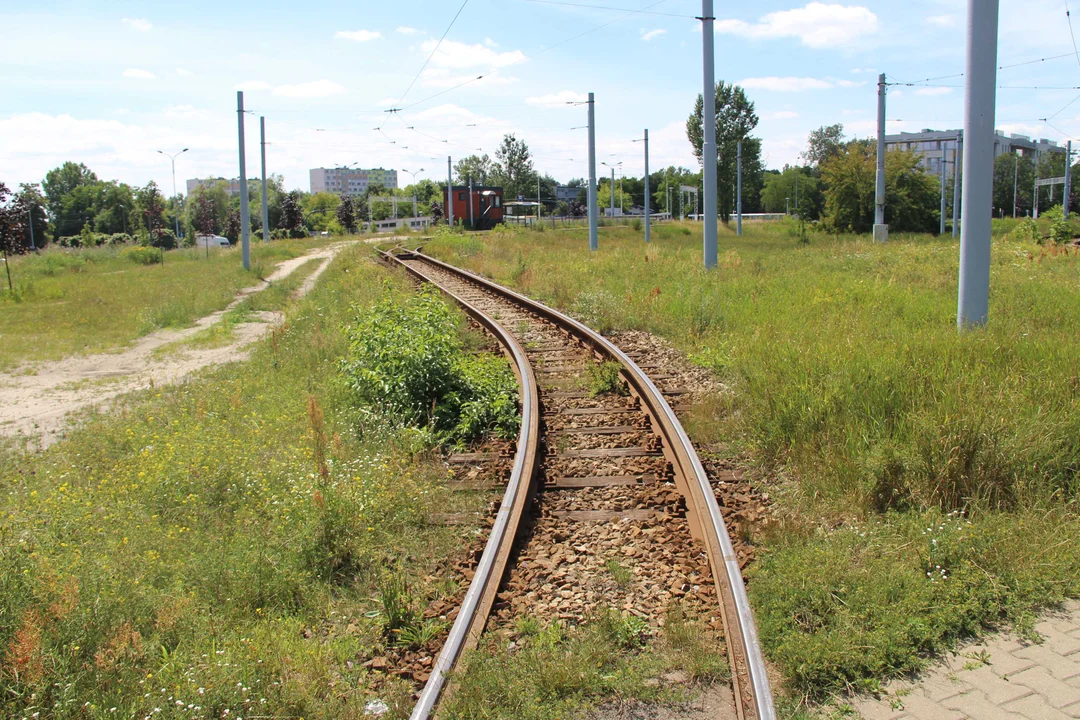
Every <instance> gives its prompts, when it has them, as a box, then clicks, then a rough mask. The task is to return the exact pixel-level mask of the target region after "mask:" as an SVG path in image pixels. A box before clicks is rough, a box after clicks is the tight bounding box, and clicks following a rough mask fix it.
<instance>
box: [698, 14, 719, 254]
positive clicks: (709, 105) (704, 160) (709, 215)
mask: <svg viewBox="0 0 1080 720" xmlns="http://www.w3.org/2000/svg"><path fill="white" fill-rule="evenodd" d="M715 19H716V18H714V17H713V3H712V0H701V50H702V56H703V58H702V60H703V65H704V67H703V68H702V70H703V75H704V78H703V81H704V85H705V87H704V93H702V98H701V99H702V105H701V119H702V121H703V123H704V126H705V128H704V129H705V133H704V137H703V138H702V143H701V170H702V178H701V184H702V192H703V193H704V194H705V197H704V199H703V200H702V202H703V203H704V208H703V209H704V210H705V225H704V228H703V230H704V233H703V239H702V249H703V251H704V255H705V267H706V268H714V267H716V262H717V259H718V255H719V252H720V251H719V247H718V245H717V225H716V59H715V51H714V43H715V38H714V37H713V21H714V20H715Z"/></svg>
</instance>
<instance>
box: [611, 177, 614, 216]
mask: <svg viewBox="0 0 1080 720" xmlns="http://www.w3.org/2000/svg"><path fill="white" fill-rule="evenodd" d="M611 217H615V168H614V167H612V168H611Z"/></svg>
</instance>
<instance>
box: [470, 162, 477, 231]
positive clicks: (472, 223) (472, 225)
mask: <svg viewBox="0 0 1080 720" xmlns="http://www.w3.org/2000/svg"><path fill="white" fill-rule="evenodd" d="M475 228H476V220H475V219H474V218H473V184H472V176H471V175H470V176H469V229H470V230H474V229H475Z"/></svg>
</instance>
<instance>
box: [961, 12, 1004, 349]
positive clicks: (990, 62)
mask: <svg viewBox="0 0 1080 720" xmlns="http://www.w3.org/2000/svg"><path fill="white" fill-rule="evenodd" d="M967 30H968V32H967V73H966V76H965V77H966V79H967V81H966V83H965V87H964V142H965V146H964V189H963V199H962V202H963V203H964V209H963V219H964V227H963V229H962V231H961V233H960V291H959V297H958V298H957V308H956V324H957V327H958V328H959V329H960V330H965V329H967V328H968V327H971V326H974V325H985V324H986V320H987V315H988V312H989V305H990V231H991V219H992V217H993V198H994V111H995V107H994V106H995V95H994V94H995V92H996V87H995V86H996V85H997V37H998V0H968V21H967Z"/></svg>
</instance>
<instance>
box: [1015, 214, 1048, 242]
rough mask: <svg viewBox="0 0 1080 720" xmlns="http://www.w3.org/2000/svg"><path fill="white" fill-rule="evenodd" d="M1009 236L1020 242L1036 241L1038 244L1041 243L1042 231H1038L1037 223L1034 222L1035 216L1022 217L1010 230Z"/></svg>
mask: <svg viewBox="0 0 1080 720" xmlns="http://www.w3.org/2000/svg"><path fill="white" fill-rule="evenodd" d="M1010 237H1011V238H1012V239H1013V240H1018V241H1020V242H1037V243H1039V244H1040V245H1042V243H1043V237H1042V233H1040V232H1039V223H1037V222H1035V218H1031V217H1028V218H1024V219H1023V220H1022V221H1021V222H1020V225H1019V226H1017V228H1016V229H1015V230H1013V231H1012V233H1011V234H1010Z"/></svg>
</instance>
